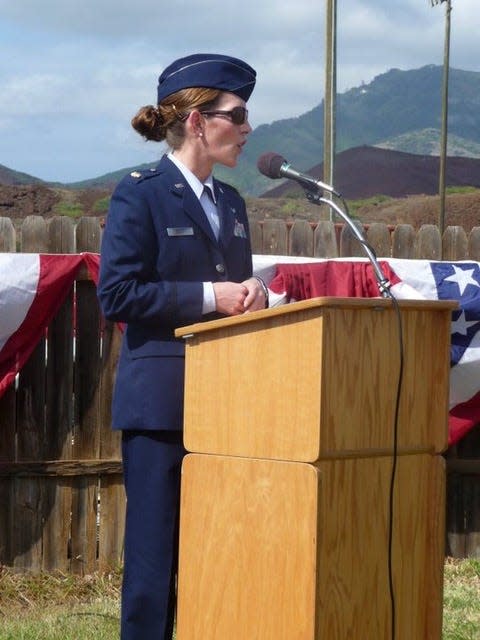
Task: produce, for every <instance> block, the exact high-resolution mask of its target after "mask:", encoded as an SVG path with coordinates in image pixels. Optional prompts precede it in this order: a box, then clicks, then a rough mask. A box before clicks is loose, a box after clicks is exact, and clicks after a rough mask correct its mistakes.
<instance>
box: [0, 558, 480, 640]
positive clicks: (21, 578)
mask: <svg viewBox="0 0 480 640" xmlns="http://www.w3.org/2000/svg"><path fill="white" fill-rule="evenodd" d="M120 584H121V570H120V569H117V570H114V571H111V572H108V573H102V574H96V575H90V576H88V575H87V576H84V577H80V576H74V575H70V574H68V575H67V574H60V573H56V574H35V575H32V574H15V573H13V572H12V571H10V570H9V569H6V568H5V567H0V640H91V639H92V638H95V640H118V637H119V628H120V623H119V618H120V607H119V598H120ZM399 640H400V639H399ZM401 640H405V639H401ZM411 640H415V639H413V638H412V639H411ZM417 640H420V639H417ZM443 640H480V560H474V559H469V560H452V559H447V561H446V563H445V583H444V620H443Z"/></svg>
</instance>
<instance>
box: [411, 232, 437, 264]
mask: <svg viewBox="0 0 480 640" xmlns="http://www.w3.org/2000/svg"><path fill="white" fill-rule="evenodd" d="M415 258H417V259H423V260H441V259H442V238H441V236H440V231H439V229H438V227H437V226H436V225H433V224H424V225H422V226H421V227H420V230H419V232H418V233H417V239H416V243H415Z"/></svg>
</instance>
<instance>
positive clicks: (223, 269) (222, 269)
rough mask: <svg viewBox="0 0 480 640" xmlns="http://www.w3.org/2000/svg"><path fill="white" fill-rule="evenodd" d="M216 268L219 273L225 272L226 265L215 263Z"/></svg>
mask: <svg viewBox="0 0 480 640" xmlns="http://www.w3.org/2000/svg"><path fill="white" fill-rule="evenodd" d="M215 269H216V270H217V272H218V273H225V267H224V265H223V264H217V265H215Z"/></svg>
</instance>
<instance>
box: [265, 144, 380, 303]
mask: <svg viewBox="0 0 480 640" xmlns="http://www.w3.org/2000/svg"><path fill="white" fill-rule="evenodd" d="M257 168H258V170H259V171H260V173H263V175H264V176H267V178H273V179H276V178H289V179H290V180H295V181H296V182H299V183H300V184H301V185H302V187H304V188H305V189H306V190H307V193H306V196H307V200H309V201H310V202H314V203H315V204H321V203H323V204H326V205H328V206H329V207H331V208H332V209H333V210H334V211H335V212H336V213H337V214H338V215H339V216H340V217H341V218H342V219H343V220H344V221H345V223H346V224H347V226H349V227H350V230H351V231H352V233H353V235H354V236H355V237H356V238H357V240H358V241H359V242H360V244H361V245H362V247H363V249H364V251H365V253H366V254H367V256H368V259H369V260H370V262H371V264H372V267H373V271H374V273H375V277H376V279H377V284H378V288H379V290H380V293H381V295H382V296H383V297H385V298H387V297H390V296H391V293H390V287H391V286H392V285H391V283H390V282H389V281H388V279H387V277H386V276H385V274H384V273H383V271H382V268H381V266H380V265H379V263H378V260H377V257H376V255H375V252H374V250H373V249H372V247H371V246H370V245H369V244H368V242H367V241H366V239H365V238H364V237H363V233H362V232H361V231H360V229H358V227H357V226H356V225H355V224H354V222H353V220H352V219H351V218H350V216H349V215H348V214H347V213H346V211H343V210H342V209H341V208H340V207H339V206H338V205H337V204H336V202H334V201H333V200H329V199H327V198H324V197H323V196H321V195H319V193H318V192H319V191H328V192H330V193H333V195H335V196H337V198H339V199H340V200H342V202H343V205H344V207H345V209H347V204H346V202H345V200H344V198H343V197H342V196H341V195H340V194H339V193H337V192H336V191H335V189H334V188H333V187H331V186H330V185H329V184H325V183H324V182H321V181H320V180H315V178H312V176H309V175H307V174H305V173H300V171H296V170H295V169H292V167H291V166H290V165H289V163H288V162H287V161H286V160H285V158H283V157H282V156H281V155H279V154H278V153H272V152H269V153H264V154H263V155H261V156H260V158H259V159H258V161H257Z"/></svg>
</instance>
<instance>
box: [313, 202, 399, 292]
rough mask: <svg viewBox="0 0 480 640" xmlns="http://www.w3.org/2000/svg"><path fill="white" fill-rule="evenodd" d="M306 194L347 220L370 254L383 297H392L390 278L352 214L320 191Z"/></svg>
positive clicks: (368, 254)
mask: <svg viewBox="0 0 480 640" xmlns="http://www.w3.org/2000/svg"><path fill="white" fill-rule="evenodd" d="M305 195H306V196H307V200H310V202H313V203H314V204H318V205H320V204H326V205H328V206H329V207H331V208H332V209H333V210H334V211H335V213H337V214H338V215H339V216H340V217H341V218H342V219H343V220H344V221H345V222H346V224H347V225H348V226H349V228H350V229H351V231H352V232H353V235H354V236H355V237H356V238H357V240H358V241H359V242H360V244H361V245H362V247H363V249H364V251H365V253H366V254H367V256H368V259H369V260H370V262H371V264H372V267H373V271H374V273H375V277H376V279H377V285H378V289H379V291H380V293H381V295H382V297H383V298H390V297H391V294H390V287H391V286H392V284H391V282H390V281H389V280H388V278H387V277H386V276H385V274H384V273H383V271H382V268H381V267H380V265H379V263H378V260H377V257H376V256H375V253H374V251H373V249H372V248H371V247H370V245H369V244H368V242H367V241H366V240H365V238H364V237H363V234H362V233H361V231H360V230H359V229H358V228H357V227H356V226H355V224H354V223H353V221H352V219H351V218H350V216H348V215H347V214H346V213H345V211H343V210H342V209H341V208H340V207H339V206H338V204H337V203H336V202H335V201H334V200H333V199H327V198H324V197H323V196H320V195H319V194H318V193H313V192H312V191H308V190H306V191H305Z"/></svg>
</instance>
